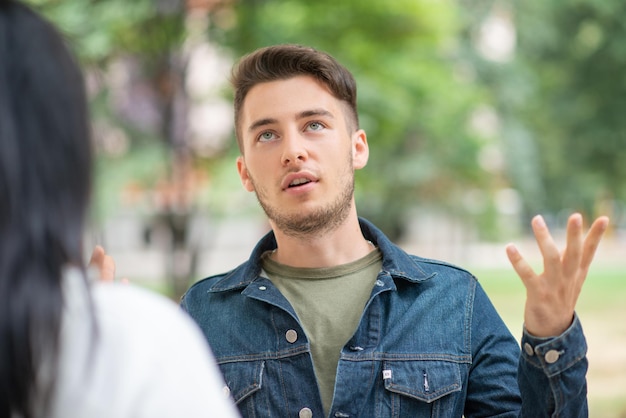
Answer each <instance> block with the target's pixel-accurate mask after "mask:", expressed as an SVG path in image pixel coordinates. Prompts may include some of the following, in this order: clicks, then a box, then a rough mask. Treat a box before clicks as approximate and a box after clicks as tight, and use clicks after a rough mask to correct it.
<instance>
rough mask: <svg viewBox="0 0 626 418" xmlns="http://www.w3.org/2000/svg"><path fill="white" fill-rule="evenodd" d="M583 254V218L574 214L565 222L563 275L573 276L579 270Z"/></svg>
mask: <svg viewBox="0 0 626 418" xmlns="http://www.w3.org/2000/svg"><path fill="white" fill-rule="evenodd" d="M582 252H583V217H582V215H580V214H579V213H575V214H573V215H572V216H570V217H569V219H568V221H567V243H566V246H565V251H564V253H563V261H562V265H563V274H564V275H565V276H567V277H571V276H573V275H574V274H575V273H576V271H578V269H579V268H580V260H581V256H582Z"/></svg>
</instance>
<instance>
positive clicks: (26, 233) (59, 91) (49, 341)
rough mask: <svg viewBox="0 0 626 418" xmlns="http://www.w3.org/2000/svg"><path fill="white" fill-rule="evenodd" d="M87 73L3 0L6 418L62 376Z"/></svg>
mask: <svg viewBox="0 0 626 418" xmlns="http://www.w3.org/2000/svg"><path fill="white" fill-rule="evenodd" d="M89 132H90V130H89V124H88V115H87V105H86V98H85V91H84V82H83V77H82V74H81V72H80V70H79V67H78V65H77V63H76V62H75V61H74V59H73V57H72V55H71V53H70V52H69V51H68V48H67V46H66V45H65V42H64V40H63V39H62V37H61V36H60V35H59V34H58V33H57V31H56V30H55V29H54V28H53V26H52V25H51V24H49V23H48V22H46V21H45V20H44V19H42V18H41V17H39V15H37V14H36V13H35V12H34V11H32V10H31V9H29V8H28V7H26V6H24V5H23V4H21V3H19V2H17V1H13V0H0V416H3V417H9V416H14V415H17V416H20V417H24V418H30V417H33V416H34V415H35V414H36V412H35V411H34V404H35V401H36V400H37V401H42V400H43V401H44V402H45V401H46V400H49V398H50V396H51V392H52V387H53V385H52V384H48V385H41V384H40V382H39V381H38V379H39V376H38V374H40V367H41V366H42V364H44V360H45V365H46V368H47V367H48V365H49V364H50V365H51V369H50V370H51V371H52V373H53V376H54V373H56V368H57V367H56V365H57V363H58V361H57V357H58V350H59V347H58V341H59V332H60V323H61V313H62V308H63V294H62V289H61V276H62V270H63V268H64V266H66V265H68V264H74V265H76V266H81V265H82V263H83V254H82V231H83V226H84V225H83V223H84V218H85V215H86V208H87V205H88V201H89V197H90V196H89V194H90V184H91V159H92V154H91V144H90V140H89Z"/></svg>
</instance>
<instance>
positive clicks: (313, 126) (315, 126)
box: [309, 122, 324, 131]
mask: <svg viewBox="0 0 626 418" xmlns="http://www.w3.org/2000/svg"><path fill="white" fill-rule="evenodd" d="M309 129H310V130H312V131H319V130H322V129H324V125H322V124H321V123H319V122H311V123H309Z"/></svg>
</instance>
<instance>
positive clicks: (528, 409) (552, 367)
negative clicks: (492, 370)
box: [518, 316, 588, 417]
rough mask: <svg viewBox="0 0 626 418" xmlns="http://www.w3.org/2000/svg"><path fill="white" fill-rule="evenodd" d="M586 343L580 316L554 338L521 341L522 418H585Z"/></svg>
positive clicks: (528, 338)
mask: <svg viewBox="0 0 626 418" xmlns="http://www.w3.org/2000/svg"><path fill="white" fill-rule="evenodd" d="M586 353H587V343H586V341H585V335H584V333H583V330H582V326H581V324H580V321H579V319H578V317H577V316H575V317H574V322H573V323H572V325H571V326H570V327H569V328H568V329H567V330H566V331H565V332H564V333H563V334H561V335H559V336H558V337H554V338H536V337H533V336H532V335H530V334H529V333H528V332H527V331H526V330H524V334H523V337H522V353H521V356H520V361H519V370H518V383H519V388H520V392H521V395H522V407H523V408H522V412H523V415H522V416H533V417H550V416H553V417H586V416H588V407H587V380H586V374H587V366H588V362H587V357H586Z"/></svg>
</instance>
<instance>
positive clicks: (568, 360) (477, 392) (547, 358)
mask: <svg viewBox="0 0 626 418" xmlns="http://www.w3.org/2000/svg"><path fill="white" fill-rule="evenodd" d="M471 324H472V325H471V327H472V328H471V331H472V332H471V335H472V343H471V349H472V366H471V370H470V374H469V379H468V394H467V402H466V407H465V416H466V417H468V418H469V417H473V418H475V417H486V416H497V417H518V416H519V417H532V418H541V417H568V418H569V417H573V418H576V417H586V416H587V415H588V411H587V383H586V372H587V359H586V357H585V355H586V352H587V346H586V342H585V337H584V334H583V331H582V327H581V325H580V322H579V320H578V318H577V317H575V318H574V322H573V323H572V325H571V326H570V328H569V329H568V330H566V331H565V332H564V333H563V334H562V335H559V336H558V337H553V338H536V337H533V336H532V335H530V334H529V333H528V332H526V330H524V333H523V337H522V341H521V347H522V349H521V351H520V346H519V345H518V344H517V342H516V341H515V339H514V337H513V336H512V335H511V333H510V332H509V330H508V329H507V327H506V325H505V324H504V322H503V321H502V319H501V318H500V316H499V314H498V313H497V312H496V310H495V308H494V307H493V305H492V303H491V301H490V300H489V299H488V297H487V295H486V294H485V292H484V290H483V289H482V288H481V287H480V285H479V284H478V285H477V288H476V292H475V295H474V304H473V312H472V320H471Z"/></svg>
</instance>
